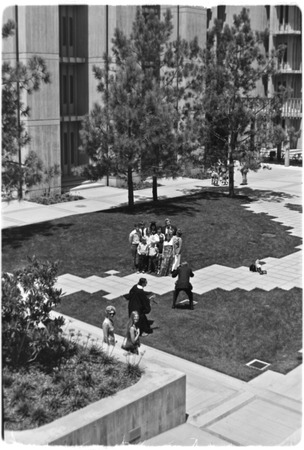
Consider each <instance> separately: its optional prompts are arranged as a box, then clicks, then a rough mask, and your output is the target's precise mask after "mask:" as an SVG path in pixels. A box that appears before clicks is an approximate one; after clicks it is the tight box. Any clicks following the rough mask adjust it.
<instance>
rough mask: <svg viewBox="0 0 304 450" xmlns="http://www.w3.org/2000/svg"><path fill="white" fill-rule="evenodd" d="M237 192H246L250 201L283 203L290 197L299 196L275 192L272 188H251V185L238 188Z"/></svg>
mask: <svg viewBox="0 0 304 450" xmlns="http://www.w3.org/2000/svg"><path fill="white" fill-rule="evenodd" d="M236 192H238V193H243V194H245V196H246V197H249V199H250V202H253V201H257V200H263V201H266V202H276V203H281V202H283V201H286V200H288V199H291V198H295V197H298V196H296V195H292V194H287V193H286V192H275V191H272V190H267V191H264V190H260V189H251V188H249V187H247V188H242V189H236ZM299 199H300V198H299Z"/></svg>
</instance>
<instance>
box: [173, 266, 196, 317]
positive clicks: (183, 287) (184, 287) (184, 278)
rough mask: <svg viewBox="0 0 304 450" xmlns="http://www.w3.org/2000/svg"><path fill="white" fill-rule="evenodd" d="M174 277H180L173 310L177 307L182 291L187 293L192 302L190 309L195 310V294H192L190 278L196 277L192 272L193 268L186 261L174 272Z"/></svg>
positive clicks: (174, 295) (175, 291)
mask: <svg viewBox="0 0 304 450" xmlns="http://www.w3.org/2000/svg"><path fill="white" fill-rule="evenodd" d="M172 277H173V278H175V277H178V279H177V281H176V282H175V289H174V292H173V303H172V308H173V309H174V308H175V307H176V300H177V297H178V294H179V293H180V291H184V292H186V294H187V295H188V298H189V301H190V309H193V293H192V284H191V283H190V277H194V273H193V272H192V269H191V267H190V266H189V264H188V263H187V261H184V262H183V263H181V265H180V266H179V267H178V268H177V269H175V270H173V272H172Z"/></svg>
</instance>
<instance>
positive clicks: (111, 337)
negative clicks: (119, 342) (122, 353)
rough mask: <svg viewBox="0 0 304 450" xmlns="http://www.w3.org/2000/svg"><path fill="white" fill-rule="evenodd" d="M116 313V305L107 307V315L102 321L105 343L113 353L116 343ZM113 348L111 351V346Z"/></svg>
mask: <svg viewBox="0 0 304 450" xmlns="http://www.w3.org/2000/svg"><path fill="white" fill-rule="evenodd" d="M115 314H116V309H115V307H114V306H111V305H109V306H107V307H106V317H105V319H104V321H103V323H102V331H103V343H104V344H106V345H107V346H108V347H107V351H108V353H112V352H113V350H114V345H115V334H114V316H115ZM111 346H112V350H111V351H110V347H111Z"/></svg>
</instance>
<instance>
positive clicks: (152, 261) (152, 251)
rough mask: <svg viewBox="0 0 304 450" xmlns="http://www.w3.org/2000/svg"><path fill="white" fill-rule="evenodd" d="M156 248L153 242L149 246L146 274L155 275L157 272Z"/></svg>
mask: <svg viewBox="0 0 304 450" xmlns="http://www.w3.org/2000/svg"><path fill="white" fill-rule="evenodd" d="M158 253H159V252H158V248H157V246H156V244H155V242H151V244H150V245H149V253H148V254H149V258H148V260H149V262H148V272H149V273H151V272H153V273H156V272H157V262H158Z"/></svg>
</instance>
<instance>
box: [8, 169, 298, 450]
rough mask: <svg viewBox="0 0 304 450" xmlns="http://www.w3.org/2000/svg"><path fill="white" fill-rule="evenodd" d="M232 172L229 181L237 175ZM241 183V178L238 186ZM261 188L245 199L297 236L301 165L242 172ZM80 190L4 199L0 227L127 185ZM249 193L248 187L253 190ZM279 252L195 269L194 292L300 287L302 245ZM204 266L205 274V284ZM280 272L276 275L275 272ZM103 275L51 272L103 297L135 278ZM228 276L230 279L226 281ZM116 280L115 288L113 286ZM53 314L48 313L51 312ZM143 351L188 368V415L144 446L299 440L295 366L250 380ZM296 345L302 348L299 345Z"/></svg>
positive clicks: (96, 205) (159, 284)
mask: <svg viewBox="0 0 304 450" xmlns="http://www.w3.org/2000/svg"><path fill="white" fill-rule="evenodd" d="M240 181H241V177H240V174H239V173H238V172H237V173H236V186H238V183H240ZM162 184H163V186H161V187H160V188H159V195H160V197H167V198H169V197H178V196H183V195H185V194H188V193H193V192H195V191H198V190H201V188H202V187H206V186H210V181H209V180H193V179H178V180H166V181H165V180H163V181H162ZM240 187H241V186H240ZM248 187H250V188H251V189H254V190H262V191H263V193H262V195H258V196H256V201H255V202H253V203H251V204H250V205H248V204H246V205H244V207H246V208H250V209H251V210H252V211H253V212H255V213H266V214H269V215H270V216H271V218H272V220H277V221H279V222H281V223H282V224H284V225H286V226H288V227H290V228H289V230H288V232H289V233H291V234H293V235H295V236H302V214H301V213H300V212H299V208H300V207H301V205H302V197H301V194H302V170H301V169H298V168H292V167H291V168H285V167H278V166H273V169H272V170H267V169H264V170H261V171H259V172H258V173H253V174H251V173H250V174H249V186H248ZM81 195H82V196H84V197H86V198H85V200H81V201H79V202H75V203H68V204H62V205H55V206H40V205H36V204H29V203H28V202H11V203H9V204H6V203H3V205H2V228H7V227H11V226H24V225H27V224H30V223H37V222H41V221H46V220H52V219H55V218H60V217H63V216H67V215H74V214H79V213H81V214H82V213H88V212H92V211H97V210H103V209H109V208H110V207H112V206H118V205H121V204H123V203H126V201H127V193H126V192H125V191H124V190H121V189H115V188H110V187H104V186H101V187H97V188H96V187H95V188H88V189H84V190H82V191H81ZM252 196H253V197H254V193H253V194H252ZM135 200H136V201H138V202H139V201H149V200H151V189H148V190H146V189H145V190H141V191H137V192H136V196H135ZM295 250H296V251H295V252H293V253H292V254H290V255H287V256H285V257H284V258H278V259H276V258H265V259H264V260H263V261H264V262H265V263H266V265H267V269H268V274H267V276H260V275H258V274H252V273H250V272H249V271H248V268H247V267H239V268H236V269H231V268H227V267H224V266H218V265H213V266H209V267H206V268H204V269H200V270H198V271H196V274H195V281H196V282H195V292H197V293H198V294H202V293H204V292H207V291H208V290H211V289H215V288H218V287H221V288H222V289H226V290H230V289H234V288H235V287H240V288H242V289H246V290H250V289H254V288H256V287H259V288H261V289H265V290H271V289H273V288H275V287H280V288H282V289H286V290H287V289H291V288H292V287H295V286H296V287H302V276H301V275H302V268H301V267H302V265H301V264H302V246H299V247H298V248H297V249H295ZM206 274H208V277H209V278H210V279H212V281H211V282H210V284H208V285H206V282H205V281H204V282H203V281H202V280H206ZM277 274H279V275H277ZM107 275H108V276H107V277H105V278H100V277H96V276H92V277H88V278H86V279H82V278H80V277H76V276H74V275H72V274H65V275H63V276H61V277H59V279H58V286H59V287H62V289H63V291H64V292H65V293H66V294H70V293H72V292H77V291H79V290H86V291H87V292H96V291H98V290H101V289H102V290H103V291H105V292H107V293H108V294H106V295H105V297H106V298H107V299H109V300H113V299H115V298H117V297H118V296H119V295H121V294H124V293H126V292H127V291H128V290H129V288H130V286H132V285H133V284H134V283H135V282H136V281H137V278H138V275H137V274H131V275H129V276H127V277H119V273H118V272H116V271H115V270H109V272H108V273H107ZM147 277H149V289H150V290H152V291H154V292H156V293H158V294H163V293H165V292H168V291H170V290H172V279H171V278H170V277H168V278H155V277H153V276H149V275H147ZM227 280H229V284H228V282H227ZM120 286H121V290H119V287H120ZM54 314H55V313H54ZM67 327H70V328H74V329H76V330H80V331H81V332H82V334H83V335H86V334H88V333H90V334H91V335H92V336H93V337H95V338H96V339H99V340H101V339H102V331H101V330H100V329H99V328H96V327H93V326H91V325H88V324H85V323H83V322H80V321H77V320H74V319H70V318H67ZM117 339H118V345H117V346H116V347H115V355H116V356H117V357H118V358H122V359H124V358H125V356H124V353H123V351H122V350H121V349H120V344H121V341H122V338H121V337H120V336H118V337H117ZM142 349H143V350H145V351H146V354H145V355H144V358H143V360H142V363H143V364H144V360H145V358H149V360H151V361H154V362H156V363H157V364H159V365H160V366H162V365H164V366H171V367H174V368H176V369H178V370H181V371H182V372H184V373H186V375H187V399H186V401H187V403H186V411H187V414H188V416H189V417H188V420H187V423H186V424H184V425H181V426H180V427H178V428H175V429H173V430H170V431H168V432H166V433H163V434H161V435H159V436H157V437H155V438H153V439H150V440H148V441H146V442H144V443H143V444H144V445H146V446H151V445H152V446H153V445H156V446H159V445H182V446H192V445H198V446H205V445H241V446H243V445H290V444H296V443H298V442H299V440H300V434H301V424H302V416H301V404H302V402H301V385H302V366H299V367H297V368H296V369H295V370H293V371H291V372H290V373H289V374H287V375H281V374H278V373H275V372H272V371H271V370H268V371H267V372H265V373H262V374H261V375H260V376H258V377H257V378H255V379H254V380H252V381H251V382H249V383H245V382H242V381H240V380H237V379H234V378H232V377H229V376H227V375H224V374H221V373H219V372H215V371H212V370H210V369H208V368H205V367H202V366H200V365H197V364H194V363H192V362H189V361H186V360H183V359H181V358H178V357H175V356H173V355H170V354H167V353H165V352H161V351H159V350H155V349H153V348H151V347H148V346H145V345H143V346H142ZM299 351H302V350H301V349H299Z"/></svg>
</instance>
